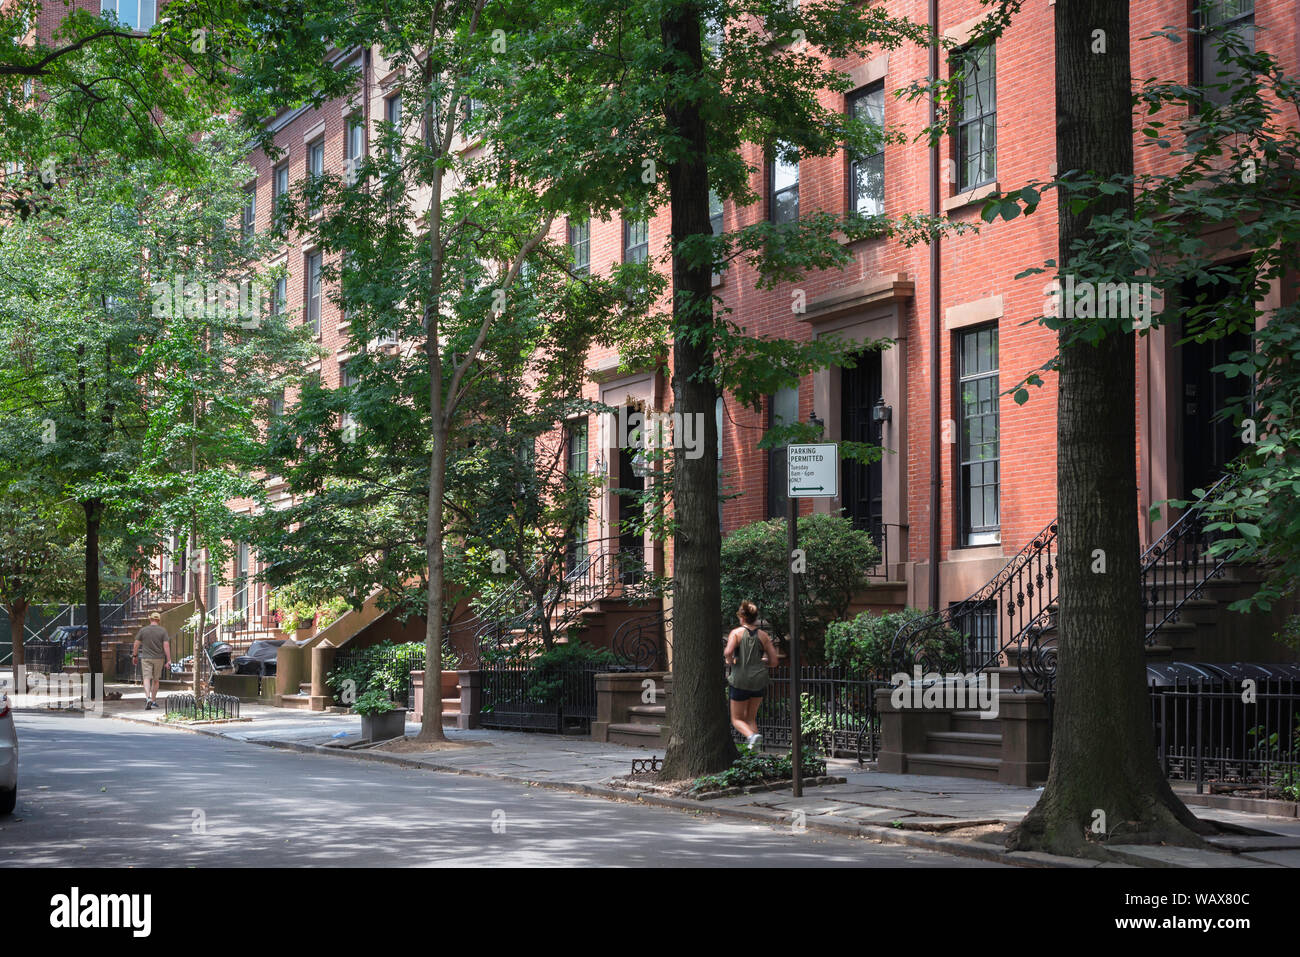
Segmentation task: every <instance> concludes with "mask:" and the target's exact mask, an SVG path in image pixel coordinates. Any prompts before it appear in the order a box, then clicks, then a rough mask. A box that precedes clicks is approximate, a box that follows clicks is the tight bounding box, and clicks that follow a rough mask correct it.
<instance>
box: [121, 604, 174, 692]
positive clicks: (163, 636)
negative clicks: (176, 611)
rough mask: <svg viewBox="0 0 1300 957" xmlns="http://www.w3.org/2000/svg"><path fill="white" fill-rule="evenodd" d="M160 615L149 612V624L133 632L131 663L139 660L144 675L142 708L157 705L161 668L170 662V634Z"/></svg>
mask: <svg viewBox="0 0 1300 957" xmlns="http://www.w3.org/2000/svg"><path fill="white" fill-rule="evenodd" d="M161 622H162V615H160V614H158V612H156V611H155V612H151V613H150V614H149V624H147V625H145V626H144V627H143V628H141V629H140V630H139V631H138V632H136V634H135V644H133V645H132V646H131V663H132V664H135V663H136V662H137V661H138V662H140V673H141V675H143V677H144V696H145V703H144V710H146V711H148V710H150V709H151V708H156V707H158V685H159V683H160V682H161V681H162V675H163V668H165V667H167V666H168V665H170V664H171V662H172V645H171V636H170V635H168V634H167V629H166V628H164V627H163V626H162V624H161Z"/></svg>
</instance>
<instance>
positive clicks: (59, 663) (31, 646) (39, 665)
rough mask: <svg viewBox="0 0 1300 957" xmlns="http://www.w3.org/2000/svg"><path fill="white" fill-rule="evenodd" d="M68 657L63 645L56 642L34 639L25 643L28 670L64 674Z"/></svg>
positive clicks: (25, 660)
mask: <svg viewBox="0 0 1300 957" xmlns="http://www.w3.org/2000/svg"><path fill="white" fill-rule="evenodd" d="M66 657H67V651H66V650H65V649H64V647H63V645H61V644H58V643H55V642H45V641H33V642H30V643H27V644H24V645H23V661H24V662H25V663H26V666H27V670H28V671H37V672H40V673H41V674H46V675H57V674H62V673H63V662H64V660H65V659H66Z"/></svg>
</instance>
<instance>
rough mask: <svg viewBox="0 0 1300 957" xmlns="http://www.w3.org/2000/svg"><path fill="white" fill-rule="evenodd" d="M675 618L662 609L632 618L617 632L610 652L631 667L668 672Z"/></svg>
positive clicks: (610, 642)
mask: <svg viewBox="0 0 1300 957" xmlns="http://www.w3.org/2000/svg"><path fill="white" fill-rule="evenodd" d="M671 647H672V615H671V614H669V615H665V614H664V611H663V609H662V608H661V609H659V610H658V611H653V612H650V613H649V614H645V615H638V616H637V617H635V618H629V619H627V620H626V621H624V622H623V623H622V624H621V625H619V626H618V627H617V628H615V629H614V634H613V636H612V637H611V638H610V641H609V650H610V651H612V652H614V654H616V655H618V656H619V657H620V658H622V659H623V660H624V661H626V662H627V663H628V666H630V667H632V668H634V669H638V670H644V671H667V670H668V665H669V661H670V659H671V653H670V652H671Z"/></svg>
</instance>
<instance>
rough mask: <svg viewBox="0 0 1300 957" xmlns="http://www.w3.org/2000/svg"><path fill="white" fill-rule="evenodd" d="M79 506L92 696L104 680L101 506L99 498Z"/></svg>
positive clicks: (87, 651)
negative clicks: (82, 513)
mask: <svg viewBox="0 0 1300 957" xmlns="http://www.w3.org/2000/svg"><path fill="white" fill-rule="evenodd" d="M81 507H82V509H83V510H84V511H85V513H86V659H87V664H88V665H89V666H90V687H91V694H92V695H93V694H95V691H96V689H97V688H98V687H100V686H101V684H102V682H103V680H104V678H103V676H104V650H103V630H102V626H101V624H100V621H99V521H100V517H101V516H102V514H103V509H104V506H103V503H102V502H100V501H99V499H90V500H88V501H85V502H82V503H81Z"/></svg>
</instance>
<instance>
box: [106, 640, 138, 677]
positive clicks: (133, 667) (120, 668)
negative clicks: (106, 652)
mask: <svg viewBox="0 0 1300 957" xmlns="http://www.w3.org/2000/svg"><path fill="white" fill-rule="evenodd" d="M131 648H132V645H118V646H117V657H116V659H115V660H114V662H113V663H114V665H115V667H114V669H113V671H114V674H116V675H117V677H116V678H115V679H114V680H116V681H124V682H125V681H129V682H133V683H135V684H140V683H141V682H143V681H144V675H143V674H141V671H140V662H139V661H132V660H131Z"/></svg>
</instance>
